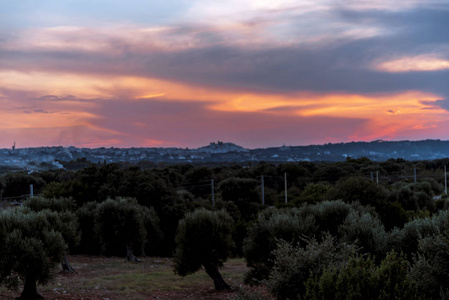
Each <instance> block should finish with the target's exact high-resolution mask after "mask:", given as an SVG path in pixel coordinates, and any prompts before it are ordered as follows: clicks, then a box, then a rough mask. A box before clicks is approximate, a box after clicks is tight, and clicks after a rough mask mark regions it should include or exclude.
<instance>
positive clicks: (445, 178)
mask: <svg viewBox="0 0 449 300" xmlns="http://www.w3.org/2000/svg"><path fill="white" fill-rule="evenodd" d="M444 194H445V195H447V177H446V166H444Z"/></svg>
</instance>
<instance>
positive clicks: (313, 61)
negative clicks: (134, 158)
mask: <svg viewBox="0 0 449 300" xmlns="http://www.w3.org/2000/svg"><path fill="white" fill-rule="evenodd" d="M448 19H449V4H447V3H445V2H444V1H438V0H432V1H430V2H428V3H425V4H423V3H421V2H419V1H407V2H406V3H402V4H394V5H391V4H389V3H387V2H384V1H374V0H372V1H371V0H368V1H364V2H363V5H362V4H361V3H360V2H357V1H347V2H345V3H339V4H338V5H337V4H335V3H334V2H333V1H330V0H320V1H318V2H315V3H314V4H310V3H309V2H306V1H290V0H283V1H278V2H276V3H273V2H269V1H260V0H259V1H247V2H245V4H244V5H243V4H242V3H241V2H237V1H234V0H233V1H229V2H227V3H223V2H221V1H215V0H213V1H208V2H207V3H204V2H200V1H199V0H190V1H177V0H173V1H168V2H167V3H164V4H161V3H159V2H157V3H156V2H154V3H152V2H151V1H150V3H149V2H148V1H141V0H138V1H136V2H134V3H133V4H125V3H122V2H119V1H109V2H107V3H106V2H102V1H99V2H98V3H91V2H89V1H84V0H82V1H78V2H76V4H74V3H71V4H70V3H61V4H58V5H56V4H52V3H41V4H40V5H36V4H35V3H34V2H32V1H31V0H25V1H24V2H23V3H22V5H19V4H17V3H16V2H15V1H12V0H11V1H10V0H7V1H6V2H5V4H4V8H3V9H2V11H1V12H0V25H1V26H0V104H1V107H2V109H1V110H0V136H1V137H2V139H1V140H0V148H10V147H11V145H12V144H13V142H14V141H16V143H17V145H18V147H39V146H60V145H61V146H76V147H95V148H96V147H112V146H113V147H121V148H125V147H153V146H154V147H173V146H174V147H182V148H184V147H189V148H197V147H201V146H204V145H207V144H209V142H212V141H217V140H221V141H227V142H232V143H235V144H238V145H242V146H244V147H246V148H263V147H270V146H281V145H283V144H286V145H308V144H325V143H328V142H351V141H372V140H377V139H383V140H422V139H441V140H445V139H449V133H448V132H447V130H446V128H448V125H449V96H448V95H449V87H448V85H447V78H449V56H448V54H447V53H448V52H447V49H448V47H449V40H448V39H447V38H445V36H446V35H444V30H443V29H442V28H445V27H444V25H446V23H447V21H446V20H448ZM416 20H419V22H417V21H416ZM445 22H446V23H445ZM443 23H444V24H443Z"/></svg>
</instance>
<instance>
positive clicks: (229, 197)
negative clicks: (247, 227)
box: [219, 177, 261, 219]
mask: <svg viewBox="0 0 449 300" xmlns="http://www.w3.org/2000/svg"><path fill="white" fill-rule="evenodd" d="M258 186H259V182H258V181H257V180H255V179H249V178H236V177H231V178H228V179H225V180H223V181H222V182H220V184H219V187H220V191H221V196H222V199H223V201H232V202H234V203H235V205H237V207H238V208H239V211H240V214H241V216H242V218H243V219H249V218H251V216H253V215H254V214H257V212H258V210H259V206H260V203H261V201H260V196H259V193H258V192H257V188H258Z"/></svg>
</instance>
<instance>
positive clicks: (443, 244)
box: [410, 230, 449, 299]
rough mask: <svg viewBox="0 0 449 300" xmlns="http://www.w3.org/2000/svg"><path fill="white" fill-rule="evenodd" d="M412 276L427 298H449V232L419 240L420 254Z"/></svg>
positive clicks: (416, 259)
mask: <svg viewBox="0 0 449 300" xmlns="http://www.w3.org/2000/svg"><path fill="white" fill-rule="evenodd" d="M410 274H411V277H412V278H413V279H414V280H415V281H416V282H417V286H418V289H419V290H420V291H421V292H422V293H423V294H424V295H426V296H427V297H430V298H432V299H437V298H439V297H441V298H442V299H447V297H449V280H448V278H449V231H447V230H446V231H444V232H442V233H439V234H435V235H432V236H427V237H425V238H423V239H421V240H419V252H418V255H416V256H415V258H414V264H413V267H412V270H411V272H410Z"/></svg>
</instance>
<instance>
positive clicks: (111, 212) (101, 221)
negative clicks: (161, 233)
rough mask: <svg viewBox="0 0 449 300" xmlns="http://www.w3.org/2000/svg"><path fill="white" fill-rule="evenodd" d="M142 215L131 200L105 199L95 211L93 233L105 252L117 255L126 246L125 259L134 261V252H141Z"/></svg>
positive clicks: (136, 204) (143, 219)
mask: <svg viewBox="0 0 449 300" xmlns="http://www.w3.org/2000/svg"><path fill="white" fill-rule="evenodd" d="M145 212H148V211H146V210H144V209H143V207H142V206H140V205H139V204H138V203H137V201H136V200H135V199H130V198H119V199H117V200H112V199H108V200H106V201H104V202H102V203H100V204H99V205H98V207H97V209H96V211H95V219H94V221H95V230H96V234H97V236H98V237H99V240H100V243H101V245H102V246H103V247H104V250H105V253H107V254H113V255H120V254H121V253H123V250H124V249H125V247H126V258H127V259H128V260H129V261H137V258H136V257H135V256H134V249H135V248H136V249H142V247H143V246H144V244H145V241H146V240H147V234H148V233H147V230H146V228H145V217H144V214H145Z"/></svg>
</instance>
